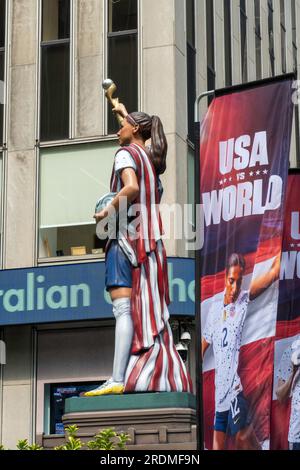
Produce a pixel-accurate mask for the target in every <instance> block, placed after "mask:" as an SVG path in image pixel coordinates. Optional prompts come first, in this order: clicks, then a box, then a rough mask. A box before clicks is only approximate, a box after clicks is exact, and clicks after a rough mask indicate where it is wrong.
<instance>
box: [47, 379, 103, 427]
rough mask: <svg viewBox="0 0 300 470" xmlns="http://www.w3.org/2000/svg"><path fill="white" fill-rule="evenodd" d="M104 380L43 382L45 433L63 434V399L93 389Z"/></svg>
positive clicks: (78, 395) (77, 395)
mask: <svg viewBox="0 0 300 470" xmlns="http://www.w3.org/2000/svg"><path fill="white" fill-rule="evenodd" d="M103 382H104V381H99V382H97V383H92V382H87V383H67V384H45V418H46V419H45V431H46V433H47V434H52V435H53V434H56V435H57V434H64V433H65V430H64V425H63V422H62V417H63V415H64V413H65V400H66V399H67V398H72V397H80V396H81V394H83V393H85V392H88V391H90V390H93V389H94V388H96V387H98V386H99V384H100V385H101V384H102V383H103Z"/></svg>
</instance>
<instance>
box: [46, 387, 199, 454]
mask: <svg viewBox="0 0 300 470" xmlns="http://www.w3.org/2000/svg"><path fill="white" fill-rule="evenodd" d="M195 406H196V403H195V397H194V395H191V394H189V393H145V394H144V393H140V394H139V393H137V394H131V395H121V396H116V395H115V396H114V395H111V396H104V397H93V398H69V399H67V400H66V405H65V415H64V416H63V423H64V425H65V426H68V425H70V424H76V425H77V426H78V427H79V432H78V437H80V438H81V439H82V441H84V442H86V441H88V440H91V438H92V437H93V436H94V435H95V434H96V433H97V432H98V431H99V430H100V429H105V428H114V429H115V430H116V431H118V432H120V431H123V432H126V433H128V434H129V435H130V438H131V441H130V442H129V443H128V445H127V448H128V450H195V449H196V411H195ZM54 441H55V445H57V439H56V438H55V437H54V436H53V437H52V438H50V436H49V439H47V438H46V436H45V437H44V446H45V447H47V446H49V447H52V445H51V443H52V442H54Z"/></svg>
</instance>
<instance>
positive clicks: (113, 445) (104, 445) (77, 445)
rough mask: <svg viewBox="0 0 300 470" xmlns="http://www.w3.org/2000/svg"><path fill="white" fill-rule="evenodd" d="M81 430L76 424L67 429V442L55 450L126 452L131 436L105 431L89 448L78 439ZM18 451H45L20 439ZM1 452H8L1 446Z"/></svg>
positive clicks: (110, 430) (109, 429) (98, 435)
mask: <svg viewBox="0 0 300 470" xmlns="http://www.w3.org/2000/svg"><path fill="white" fill-rule="evenodd" d="M78 430H79V428H78V426H77V425H76V424H74V425H70V426H67V427H66V428H65V433H66V442H65V444H62V445H61V446H57V447H55V448H54V450H81V449H84V447H87V448H88V449H89V450H126V444H127V442H129V441H130V436H129V435H128V434H126V433H124V432H120V433H118V432H116V431H115V430H114V429H113V428H108V429H103V430H102V431H99V432H98V434H96V435H95V436H94V439H93V440H91V441H89V442H88V443H87V446H85V445H84V443H83V442H82V441H81V439H80V438H79V437H77V432H78ZM17 449H18V450H43V447H41V446H39V445H38V444H28V440H27V439H20V440H19V441H18V444H17ZM0 450H6V449H4V447H3V446H2V445H0Z"/></svg>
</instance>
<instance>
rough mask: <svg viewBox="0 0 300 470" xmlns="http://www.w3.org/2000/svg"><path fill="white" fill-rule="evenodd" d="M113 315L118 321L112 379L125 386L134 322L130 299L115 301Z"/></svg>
mask: <svg viewBox="0 0 300 470" xmlns="http://www.w3.org/2000/svg"><path fill="white" fill-rule="evenodd" d="M113 314H114V317H115V319H116V329H115V355H114V366H113V376H112V378H113V381H114V382H119V383H122V384H124V379H125V373H126V369H127V365H128V361H129V357H130V351H131V343H132V338H133V322H132V318H131V307H130V298H123V299H116V300H114V301H113Z"/></svg>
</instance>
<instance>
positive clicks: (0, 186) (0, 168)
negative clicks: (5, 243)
mask: <svg viewBox="0 0 300 470" xmlns="http://www.w3.org/2000/svg"><path fill="white" fill-rule="evenodd" d="M2 183H3V159H2V153H1V152H0V248H1V241H2V191H3V184H2Z"/></svg>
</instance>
